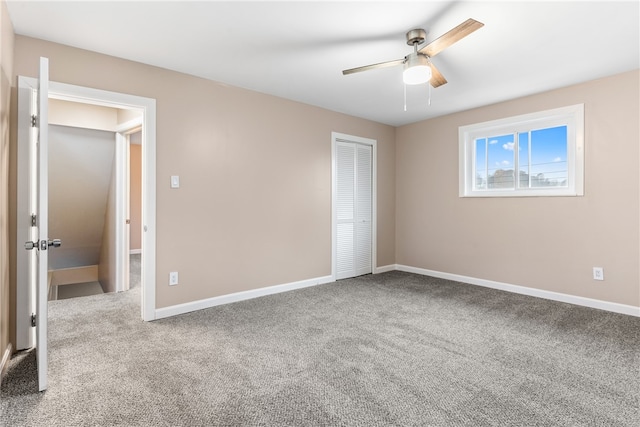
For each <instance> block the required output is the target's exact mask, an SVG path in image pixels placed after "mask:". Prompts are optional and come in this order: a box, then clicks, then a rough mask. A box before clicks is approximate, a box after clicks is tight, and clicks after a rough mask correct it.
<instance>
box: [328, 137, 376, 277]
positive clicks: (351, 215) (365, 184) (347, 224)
mask: <svg viewBox="0 0 640 427" xmlns="http://www.w3.org/2000/svg"><path fill="white" fill-rule="evenodd" d="M371 167H372V149H371V146H368V145H361V144H356V143H350V142H337V143H336V199H337V200H336V216H337V218H336V227H337V230H336V240H337V241H336V251H337V253H336V264H337V265H336V279H344V278H347V277H354V276H360V275H363V274H368V273H371V272H372V262H371V239H372V229H371V224H372V222H371V218H372V173H371Z"/></svg>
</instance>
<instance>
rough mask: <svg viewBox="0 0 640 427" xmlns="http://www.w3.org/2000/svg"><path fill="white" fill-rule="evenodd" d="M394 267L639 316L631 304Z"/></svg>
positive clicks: (405, 267)
mask: <svg viewBox="0 0 640 427" xmlns="http://www.w3.org/2000/svg"><path fill="white" fill-rule="evenodd" d="M396 269H397V270H398V271H404V272H407V273H415V274H420V275H423V276H431V277H438V278H440V279H447V280H453V281H456V282H462V283H467V284H470V285H477V286H483V287H485V288H492V289H499V290H501V291H507V292H513V293H516V294H522V295H529V296H532V297H537V298H544V299H548V300H553V301H559V302H565V303H568V304H574V305H580V306H583V307H590V308H597V309H599V310H605V311H611V312H614V313H620V314H627V315H629V316H636V317H640V307H635V306H632V305H626V304H619V303H615V302H609V301H602V300H597V299H592V298H586V297H580V296H576V295H568V294H562V293H559V292H553V291H545V290H543V289H535V288H528V287H525V286H519V285H512V284H510V283H502V282H494V281H493V280H485V279H478V278H475V277H468V276H461V275H459V274H451V273H443V272H441V271H434V270H427V269H424V268H418V267H409V266H407V265H401V264H397V265H396Z"/></svg>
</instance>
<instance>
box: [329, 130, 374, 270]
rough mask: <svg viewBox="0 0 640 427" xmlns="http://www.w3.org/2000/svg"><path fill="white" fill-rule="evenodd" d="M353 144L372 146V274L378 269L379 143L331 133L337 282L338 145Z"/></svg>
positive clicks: (333, 259)
mask: <svg viewBox="0 0 640 427" xmlns="http://www.w3.org/2000/svg"><path fill="white" fill-rule="evenodd" d="M337 142H351V143H355V144H363V145H370V146H371V205H372V206H371V272H372V273H374V274H375V272H376V269H377V261H376V259H377V248H378V237H377V235H378V233H377V229H378V206H377V205H378V203H377V200H378V141H376V140H375V139H370V138H363V137H360V136H353V135H347V134H345V133H339V132H331V278H332V280H333V281H335V280H337V270H338V268H337V266H338V260H337V247H338V245H337V242H338V233H337V231H338V220H337V218H338V212H337V197H338V194H337V169H336V143H337Z"/></svg>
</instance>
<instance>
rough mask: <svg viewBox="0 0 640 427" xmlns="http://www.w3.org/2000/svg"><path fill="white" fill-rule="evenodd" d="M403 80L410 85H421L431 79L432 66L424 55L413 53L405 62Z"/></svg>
mask: <svg viewBox="0 0 640 427" xmlns="http://www.w3.org/2000/svg"><path fill="white" fill-rule="evenodd" d="M402 80H403V81H404V83H405V84H408V85H419V84H422V83H427V82H428V81H429V80H431V66H430V65H429V60H428V59H427V57H426V56H424V55H417V54H413V55H410V56H409V57H408V58H407V61H406V62H405V63H404V71H403V73H402Z"/></svg>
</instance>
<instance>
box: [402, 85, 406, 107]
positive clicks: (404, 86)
mask: <svg viewBox="0 0 640 427" xmlns="http://www.w3.org/2000/svg"><path fill="white" fill-rule="evenodd" d="M402 87H403V88H404V111H407V84H406V83H402Z"/></svg>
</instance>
